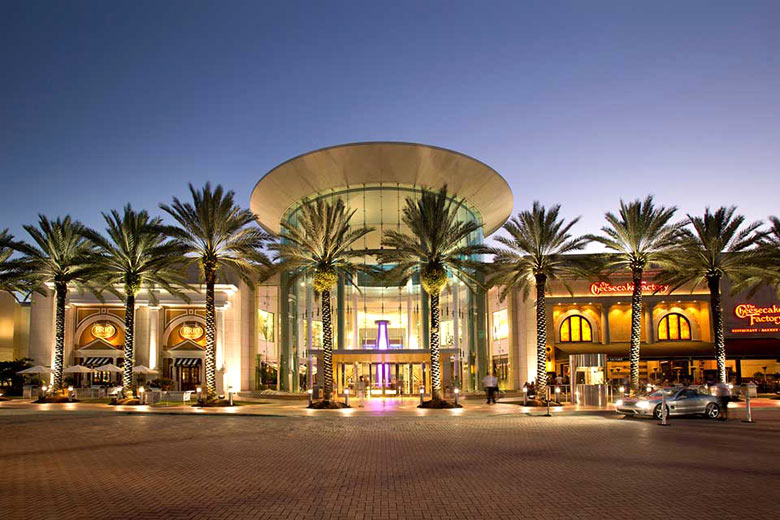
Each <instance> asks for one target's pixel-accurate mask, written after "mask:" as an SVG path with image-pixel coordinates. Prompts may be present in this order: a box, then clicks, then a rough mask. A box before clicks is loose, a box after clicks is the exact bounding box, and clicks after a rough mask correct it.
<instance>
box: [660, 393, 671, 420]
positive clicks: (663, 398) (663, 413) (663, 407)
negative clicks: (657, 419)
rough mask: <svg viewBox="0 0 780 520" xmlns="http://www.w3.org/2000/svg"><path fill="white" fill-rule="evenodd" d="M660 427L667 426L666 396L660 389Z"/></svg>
mask: <svg viewBox="0 0 780 520" xmlns="http://www.w3.org/2000/svg"><path fill="white" fill-rule="evenodd" d="M660 424H661V426H669V424H667V422H666V394H665V393H664V391H663V389H661V423H660Z"/></svg>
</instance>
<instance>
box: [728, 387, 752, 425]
mask: <svg viewBox="0 0 780 520" xmlns="http://www.w3.org/2000/svg"><path fill="white" fill-rule="evenodd" d="M726 406H728V405H726ZM745 409H746V410H747V417H746V418H745V420H744V421H742V422H745V423H752V422H753V412H752V410H751V409H750V390H748V391H747V392H746V393H745Z"/></svg>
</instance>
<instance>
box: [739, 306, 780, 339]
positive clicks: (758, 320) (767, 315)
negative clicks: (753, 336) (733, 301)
mask: <svg viewBox="0 0 780 520" xmlns="http://www.w3.org/2000/svg"><path fill="white" fill-rule="evenodd" d="M734 316H736V317H737V318H738V319H739V320H740V323H741V324H744V326H743V327H732V329H731V332H736V333H738V334H744V333H749V332H780V306H777V305H770V306H767V307H759V306H758V305H754V304H752V303H740V304H738V305H737V306H736V307H734Z"/></svg>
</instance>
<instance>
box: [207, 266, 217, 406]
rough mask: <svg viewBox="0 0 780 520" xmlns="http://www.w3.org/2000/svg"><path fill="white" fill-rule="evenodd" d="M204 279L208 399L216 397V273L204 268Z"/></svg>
mask: <svg viewBox="0 0 780 520" xmlns="http://www.w3.org/2000/svg"><path fill="white" fill-rule="evenodd" d="M204 274H205V279H206V392H207V395H208V397H209V398H210V399H212V398H214V397H216V395H217V341H216V339H217V320H216V316H215V315H216V309H215V305H214V285H215V283H216V281H217V272H216V270H215V269H214V268H213V267H208V266H206V267H205V268H204Z"/></svg>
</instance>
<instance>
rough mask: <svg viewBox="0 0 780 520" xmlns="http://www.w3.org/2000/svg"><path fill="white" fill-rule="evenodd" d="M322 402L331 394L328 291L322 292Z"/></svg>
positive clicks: (331, 359)
mask: <svg viewBox="0 0 780 520" xmlns="http://www.w3.org/2000/svg"><path fill="white" fill-rule="evenodd" d="M322 365H323V366H322V400H323V401H330V395H331V393H332V392H333V324H332V323H331V319H330V291H322Z"/></svg>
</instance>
